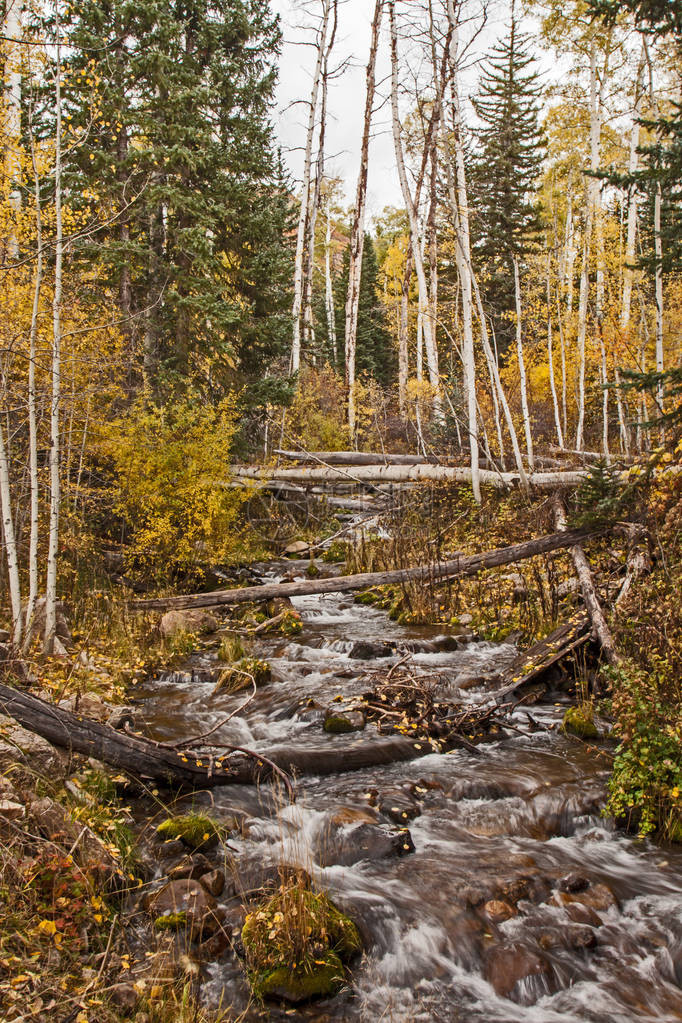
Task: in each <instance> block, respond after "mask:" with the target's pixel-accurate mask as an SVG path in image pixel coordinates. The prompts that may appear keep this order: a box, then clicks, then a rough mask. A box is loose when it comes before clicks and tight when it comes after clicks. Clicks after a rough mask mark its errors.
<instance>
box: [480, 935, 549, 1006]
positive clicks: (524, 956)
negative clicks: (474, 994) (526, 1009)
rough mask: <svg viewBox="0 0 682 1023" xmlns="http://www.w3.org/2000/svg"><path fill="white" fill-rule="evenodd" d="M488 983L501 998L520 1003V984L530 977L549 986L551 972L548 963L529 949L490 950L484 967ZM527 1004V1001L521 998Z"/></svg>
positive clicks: (506, 948)
mask: <svg viewBox="0 0 682 1023" xmlns="http://www.w3.org/2000/svg"><path fill="white" fill-rule="evenodd" d="M485 975H486V980H487V981H488V983H489V984H490V985H491V986H492V987H493V988H494V989H495V992H496V993H497V994H498V995H499V996H500V997H501V998H510V999H511V1000H512V1001H521V998H520V995H521V991H520V988H521V984H522V982H523V981H525V980H528V979H529V978H530V977H537V978H538V979H540V980H544V981H545V984H544V985H543V986H545V987H548V986H549V979H550V977H551V975H552V970H551V967H550V965H549V963H548V962H547V961H546V960H545V959H542V958H541V957H540V956H539V955H536V954H535V953H534V952H531V951H530V950H529V949H524V948H521V947H520V946H511V947H502V948H495V949H492V950H491V951H490V953H489V955H488V959H487V961H486V966H485ZM523 1001H524V1002H525V1003H527V1001H528V999H527V998H523Z"/></svg>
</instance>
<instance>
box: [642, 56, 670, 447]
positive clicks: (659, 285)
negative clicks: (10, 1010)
mask: <svg viewBox="0 0 682 1023" xmlns="http://www.w3.org/2000/svg"><path fill="white" fill-rule="evenodd" d="M642 42H643V45H644V51H645V55H646V60H647V64H648V67H649V98H650V101H651V108H652V110H653V113H654V117H655V118H659V117H660V110H659V106H658V100H657V98H656V90H655V89H654V68H653V63H652V61H651V54H650V52H649V46H648V43H647V41H646V37H645V36H643V37H642ZM661 200H662V194H661V182H660V181H657V182H656V193H655V195H654V259H655V266H656V269H655V275H654V281H655V288H654V302H655V306H656V372H657V373H663V371H664V369H665V356H664V352H663V241H662V238H661ZM656 404H657V405H658V413H659V415H663V413H664V412H665V404H664V393H663V381H661V382H660V383H659V385H658V389H657V393H656ZM664 440H665V428H664V427H661V442H663V441H664Z"/></svg>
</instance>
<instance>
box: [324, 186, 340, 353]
mask: <svg viewBox="0 0 682 1023" xmlns="http://www.w3.org/2000/svg"><path fill="white" fill-rule="evenodd" d="M330 203H331V196H330V195H327V198H326V205H327V209H326V211H325V212H326V220H327V223H326V229H325V236H324V305H325V311H326V316H327V335H328V337H329V343H330V344H331V348H332V364H333V365H334V367H336V366H337V365H338V359H339V353H338V351H337V342H336V315H335V310H334V284H333V281H332V218H331V210H330V208H329V206H330Z"/></svg>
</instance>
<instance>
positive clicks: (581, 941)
mask: <svg viewBox="0 0 682 1023" xmlns="http://www.w3.org/2000/svg"><path fill="white" fill-rule="evenodd" d="M538 940H539V943H540V947H541V948H543V949H544V950H545V951H546V952H548V951H550V950H551V949H557V948H569V949H572V950H574V951H580V950H582V949H590V948H594V947H595V945H596V944H597V936H596V934H595V933H594V931H593V929H592V928H591V927H586V926H581V925H579V924H572V925H569V926H568V927H561V928H558V927H557V928H552V929H551V930H547V931H543V933H542V934H541V935H540V938H539V939H538Z"/></svg>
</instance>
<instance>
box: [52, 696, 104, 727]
mask: <svg viewBox="0 0 682 1023" xmlns="http://www.w3.org/2000/svg"><path fill="white" fill-rule="evenodd" d="M59 706H60V707H61V708H62V710H68V711H69V712H70V713H71V714H75V715H76V717H80V718H90V720H91V721H99V722H100V724H104V722H105V721H107V720H108V718H109V717H110V716H111V713H112V710H113V708H112V707H111V706H110V705H109V704H108V703H105V702H104V700H100V698H99V697H98V696H94V695H93V694H92V693H82V694H80V695H78V696H69V697H67V699H66V700H60V702H59Z"/></svg>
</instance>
